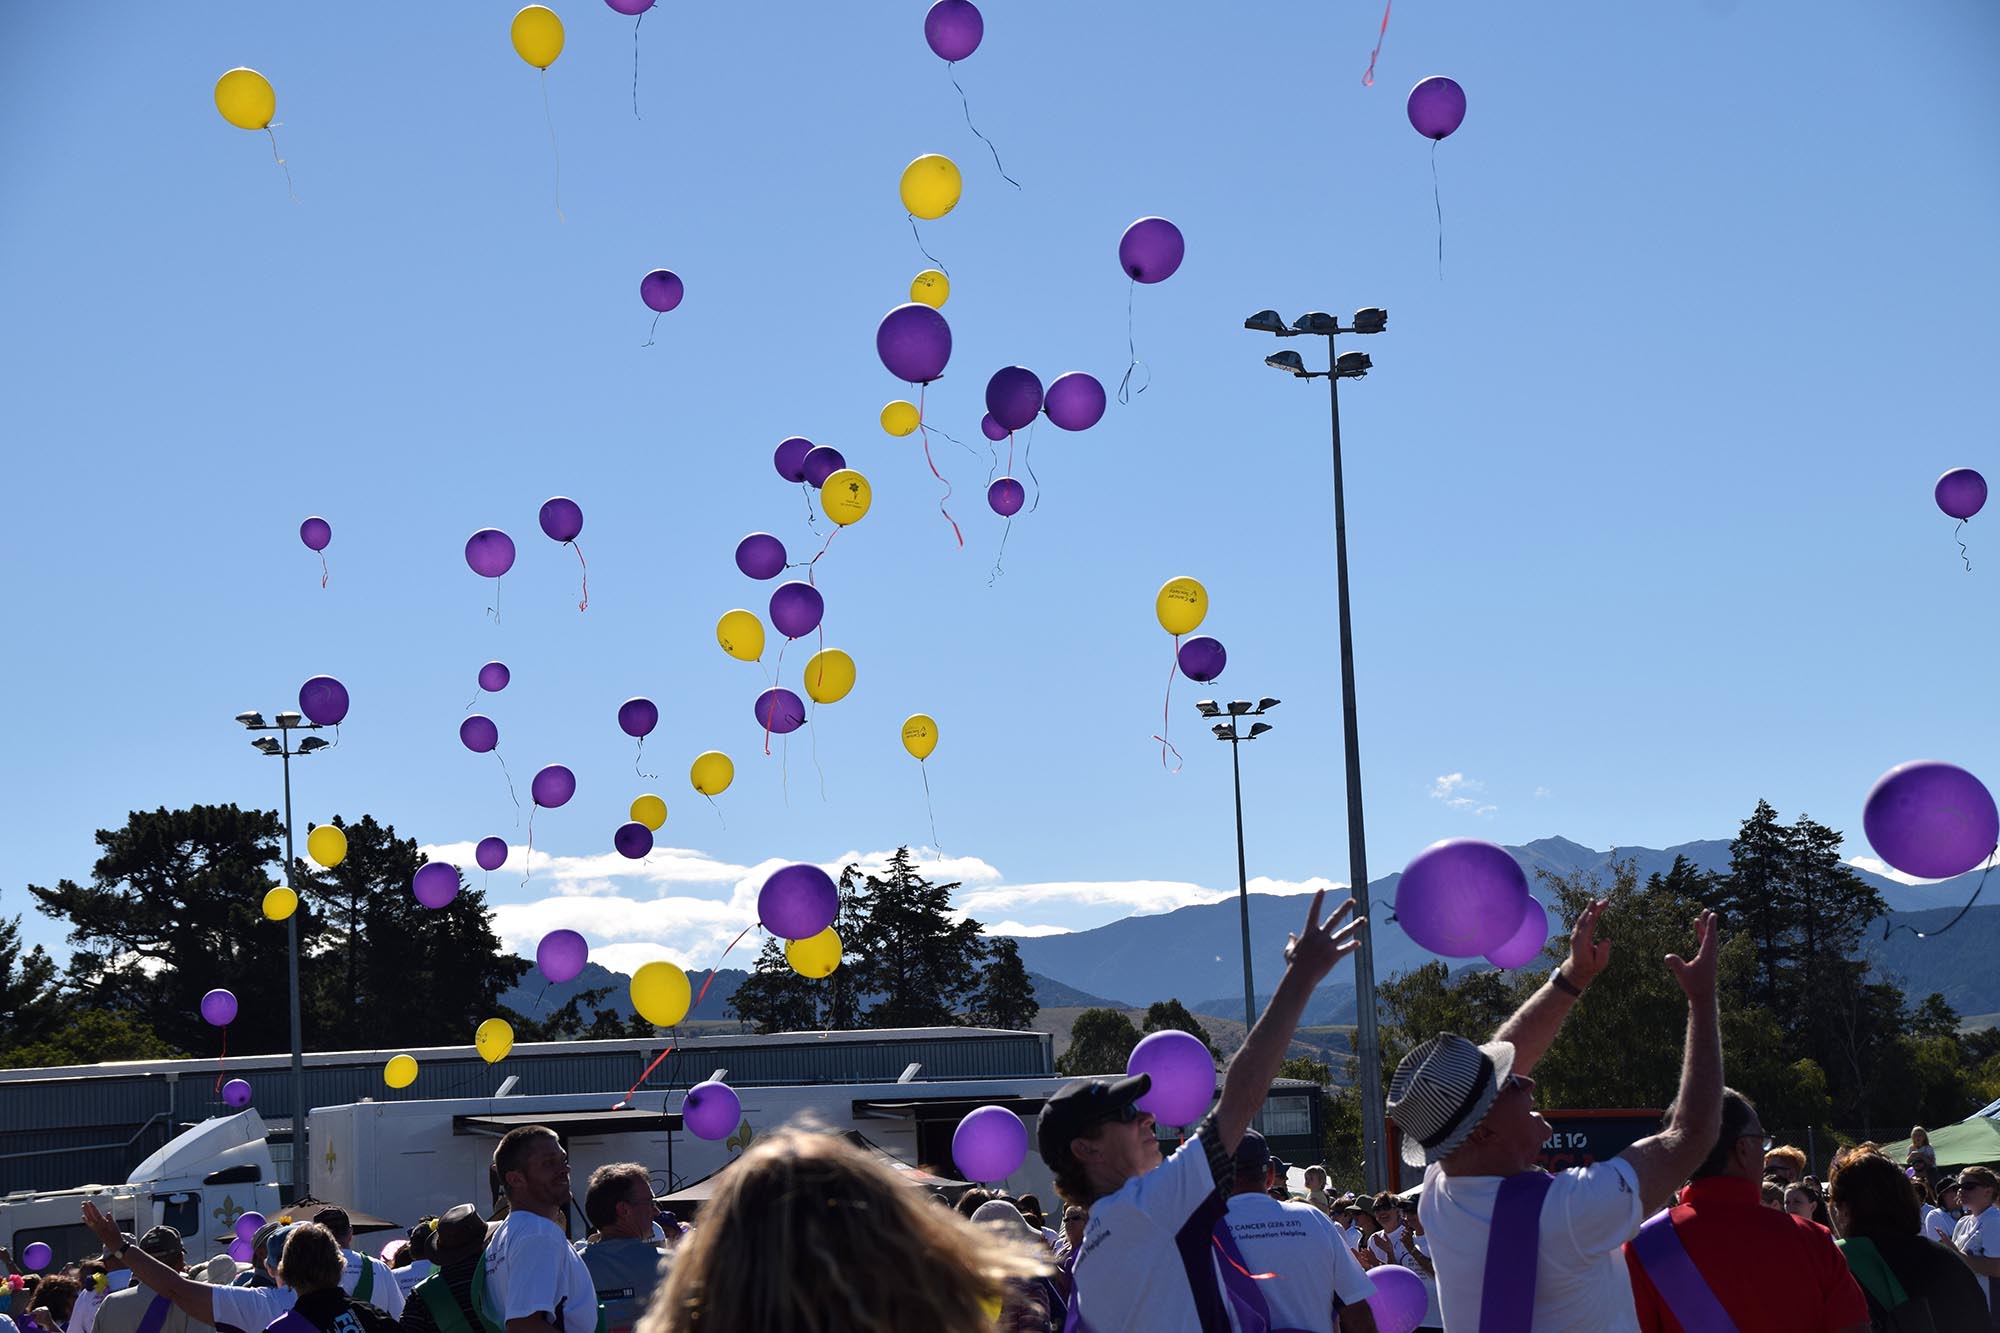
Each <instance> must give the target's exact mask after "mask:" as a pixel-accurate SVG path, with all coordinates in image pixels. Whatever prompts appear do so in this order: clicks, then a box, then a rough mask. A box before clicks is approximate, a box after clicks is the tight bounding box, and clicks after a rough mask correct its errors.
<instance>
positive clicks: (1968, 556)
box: [1951, 518, 1972, 574]
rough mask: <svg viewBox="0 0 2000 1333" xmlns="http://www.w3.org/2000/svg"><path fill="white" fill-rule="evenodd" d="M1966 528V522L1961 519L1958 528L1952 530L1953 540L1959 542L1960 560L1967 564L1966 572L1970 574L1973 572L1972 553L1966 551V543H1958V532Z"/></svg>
mask: <svg viewBox="0 0 2000 1333" xmlns="http://www.w3.org/2000/svg"><path fill="white" fill-rule="evenodd" d="M1964 526H1965V520H1964V519H1962V518H1961V519H1960V520H1958V527H1957V528H1953V529H1952V530H1951V539H1952V540H1953V541H1955V542H1958V558H1959V559H1960V560H1963V561H1964V562H1965V572H1966V573H1968V574H1970V573H1971V572H1972V553H1971V552H1970V551H1968V550H1966V548H1965V543H1964V542H1962V541H1958V530H1959V528H1962V527H1964Z"/></svg>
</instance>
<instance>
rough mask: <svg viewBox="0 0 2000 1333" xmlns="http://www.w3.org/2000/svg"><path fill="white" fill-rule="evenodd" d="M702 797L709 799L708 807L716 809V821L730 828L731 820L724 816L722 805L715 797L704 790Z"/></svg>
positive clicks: (705, 799)
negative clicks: (718, 803) (717, 802)
mask: <svg viewBox="0 0 2000 1333" xmlns="http://www.w3.org/2000/svg"><path fill="white" fill-rule="evenodd" d="M701 799H702V800H704V801H707V802H708V808H709V809H711V810H713V811H715V822H716V823H718V824H720V825H722V827H724V828H728V827H729V821H728V820H726V819H724V818H723V817H722V807H721V806H719V805H717V804H716V803H715V798H714V797H713V796H710V795H709V794H708V793H707V792H703V793H702V794H701Z"/></svg>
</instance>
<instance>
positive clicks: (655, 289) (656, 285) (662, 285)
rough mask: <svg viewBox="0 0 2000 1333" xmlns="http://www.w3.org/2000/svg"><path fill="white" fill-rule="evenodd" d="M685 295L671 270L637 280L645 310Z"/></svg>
mask: <svg viewBox="0 0 2000 1333" xmlns="http://www.w3.org/2000/svg"><path fill="white" fill-rule="evenodd" d="M650 2H651V0H648V3H650ZM634 12H636V11H634ZM686 295H687V286H686V284H685V283H683V282H682V281H681V275H680V274H678V273H675V272H674V271H673V270H671V269H664V268H656V269H654V270H653V271H652V272H651V273H648V274H647V275H646V276H645V277H643V278H641V279H639V299H640V300H641V301H644V302H645V303H646V308H647V309H649V310H654V311H658V312H659V313H660V314H662V315H664V314H666V313H667V312H668V311H669V310H672V309H673V308H674V307H675V306H677V305H679V304H680V303H681V298H682V297H683V296H686Z"/></svg>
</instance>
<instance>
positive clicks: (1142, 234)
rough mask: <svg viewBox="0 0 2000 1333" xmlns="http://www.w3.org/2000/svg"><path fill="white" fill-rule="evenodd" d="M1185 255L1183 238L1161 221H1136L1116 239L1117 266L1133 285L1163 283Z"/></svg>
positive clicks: (1169, 223)
mask: <svg viewBox="0 0 2000 1333" xmlns="http://www.w3.org/2000/svg"><path fill="white" fill-rule="evenodd" d="M1186 256H1187V240H1186V238H1184V237H1183V236H1182V235H1181V229H1180V228H1179V227H1176V226H1175V225H1174V224H1173V223H1171V222H1169V221H1167V220H1166V219H1165V218H1140V219H1139V220H1138V221H1137V222H1134V223H1133V224H1132V225H1131V226H1129V227H1127V228H1126V229H1125V234H1124V235H1123V236H1120V237H1119V238H1118V266H1119V267H1120V268H1122V269H1124V270H1125V274H1126V276H1127V277H1129V278H1131V279H1132V280H1133V281H1134V282H1148V283H1150V282H1165V281H1166V280H1167V279H1168V278H1171V277H1173V276H1174V273H1175V271H1176V270H1178V269H1179V268H1180V266H1181V260H1182V259H1184V258H1185V257H1186Z"/></svg>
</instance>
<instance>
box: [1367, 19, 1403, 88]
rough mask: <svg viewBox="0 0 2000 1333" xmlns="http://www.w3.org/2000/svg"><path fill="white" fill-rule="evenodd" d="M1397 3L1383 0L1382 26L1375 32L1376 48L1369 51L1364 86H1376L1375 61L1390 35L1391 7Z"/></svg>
mask: <svg viewBox="0 0 2000 1333" xmlns="http://www.w3.org/2000/svg"><path fill="white" fill-rule="evenodd" d="M1395 3H1396V0H1382V28H1381V31H1379V32H1377V33H1376V34H1375V49H1374V50H1373V51H1370V52H1369V53H1368V72H1367V73H1366V74H1363V75H1362V76H1361V86H1362V87H1363V88H1373V87H1374V86H1375V61H1376V58H1377V57H1378V56H1380V55H1381V54H1382V39H1383V38H1384V37H1387V36H1388V35H1389V7H1390V6H1391V5H1393V4H1395Z"/></svg>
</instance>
